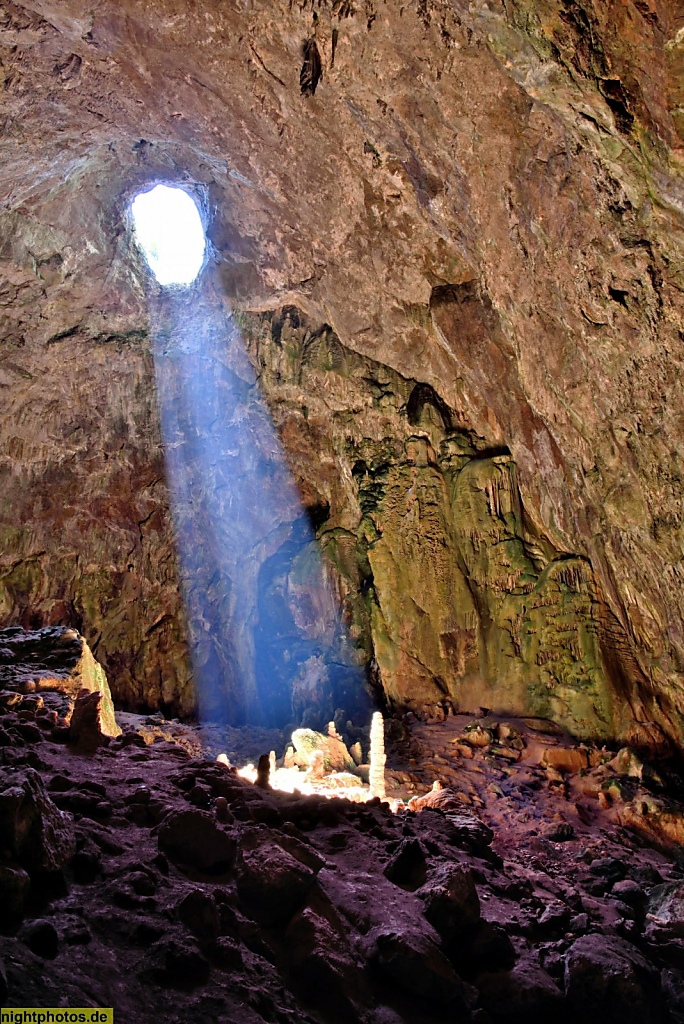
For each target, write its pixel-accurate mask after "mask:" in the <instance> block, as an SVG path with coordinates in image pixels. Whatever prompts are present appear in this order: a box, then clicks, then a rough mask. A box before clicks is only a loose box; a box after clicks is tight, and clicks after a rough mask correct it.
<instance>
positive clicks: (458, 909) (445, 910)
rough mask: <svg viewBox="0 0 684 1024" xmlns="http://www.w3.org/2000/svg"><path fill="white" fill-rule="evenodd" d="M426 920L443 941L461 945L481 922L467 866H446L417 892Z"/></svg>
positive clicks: (470, 873)
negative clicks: (423, 906) (422, 904)
mask: <svg viewBox="0 0 684 1024" xmlns="http://www.w3.org/2000/svg"><path fill="white" fill-rule="evenodd" d="M418 896H419V897H420V898H421V899H422V900H423V902H424V904H425V917H426V918H427V920H428V921H429V922H430V924H431V925H432V927H433V928H434V929H435V931H436V932H438V933H439V935H440V937H441V938H442V939H443V941H444V942H446V943H448V944H449V945H451V944H453V943H458V942H460V941H461V940H462V939H464V938H466V937H467V936H469V935H471V934H472V933H473V932H474V931H475V929H476V928H477V926H478V924H479V922H480V900H479V897H478V895H477V889H476V888H475V882H474V881H473V876H472V872H471V871H470V869H469V868H467V867H462V866H460V865H452V864H446V865H444V866H442V867H441V868H440V870H439V871H438V872H437V873H435V874H434V875H433V876H432V877H431V878H430V881H429V882H428V883H427V884H426V885H425V886H423V888H422V889H421V890H420V891H419V892H418Z"/></svg>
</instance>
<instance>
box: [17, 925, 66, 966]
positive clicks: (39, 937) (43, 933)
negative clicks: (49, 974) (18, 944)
mask: <svg viewBox="0 0 684 1024" xmlns="http://www.w3.org/2000/svg"><path fill="white" fill-rule="evenodd" d="M20 937H21V939H22V940H23V941H24V942H25V943H26V945H27V946H28V948H29V949H30V950H31V952H32V953H35V954H36V956H40V957H43V959H45V960H54V959H55V957H56V956H57V954H58V952H59V935H58V934H57V929H56V928H55V926H54V925H53V924H52V922H51V921H43V920H40V919H39V920H36V921H31V922H30V923H29V924H27V925H25V926H24V928H23V929H22V931H21V935H20Z"/></svg>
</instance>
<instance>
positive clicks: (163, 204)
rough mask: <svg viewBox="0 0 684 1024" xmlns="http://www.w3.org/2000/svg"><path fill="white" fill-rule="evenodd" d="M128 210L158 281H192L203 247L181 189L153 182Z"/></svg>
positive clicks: (196, 212)
mask: <svg viewBox="0 0 684 1024" xmlns="http://www.w3.org/2000/svg"><path fill="white" fill-rule="evenodd" d="M131 212H132V214H133V223H134V224H135V233H136V237H137V239H138V243H139V245H140V247H141V249H142V250H143V252H144V253H145V258H146V260H147V262H148V264H149V267H150V270H151V271H152V273H153V274H154V276H155V277H156V279H157V281H158V282H159V284H161V285H170V284H177V285H188V284H192V282H193V281H194V280H195V278H196V277H197V275H198V274H199V272H200V270H201V269H202V263H203V262H204V250H205V246H206V241H205V237H204V228H203V227H202V221H201V219H200V215H199V210H198V209H197V205H196V203H195V201H194V199H193V198H192V197H191V196H189V195H188V193H187V192H185V191H184V190H183V189H182V188H172V187H171V186H169V185H155V187H154V188H153V189H150V191H149V192H141V193H140V195H138V196H136V197H135V199H134V200H133V203H132V205H131Z"/></svg>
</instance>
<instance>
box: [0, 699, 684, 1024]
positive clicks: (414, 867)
mask: <svg viewBox="0 0 684 1024" xmlns="http://www.w3.org/2000/svg"><path fill="white" fill-rule="evenodd" d="M0 713H1V717H0V758H1V761H2V767H1V768H0V782H1V787H0V838H1V839H2V842H1V844H0V847H1V849H0V858H1V859H0V900H1V901H2V902H1V904H0V906H1V911H0V920H1V921H2V928H1V931H2V935H0V958H1V959H2V963H3V966H2V970H1V971H0V987H1V988H2V990H3V991H2V992H0V995H1V996H2V1000H1V1002H2V1004H3V1005H5V1006H8V1007H25V1006H32V1007H41V1006H42V1007H50V1006H60V1005H61V1006H72V1007H73V1006H113V1007H114V1008H115V1014H116V1016H115V1019H117V1020H119V1021H126V1022H127V1024H128V1022H130V1024H135V1022H137V1021H140V1022H142V1021H149V1020H157V1021H164V1022H168V1024H175V1022H186V1021H196V1022H198V1021H225V1022H234V1024H260V1022H263V1021H269V1022H270V1021H278V1022H283V1024H285V1022H290V1024H294V1022H295V1021H296V1022H298V1024H310V1022H314V1021H315V1022H325V1024H327V1022H331V1024H336V1022H342V1024H344V1022H356V1021H358V1022H363V1024H401V1022H404V1024H428V1022H430V1024H441V1022H445V1024H446V1022H447V1021H448V1022H456V1021H473V1022H475V1021H477V1022H480V1024H484V1022H488V1021H492V1022H495V1021H502V1022H503V1021H509V1022H516V1021H523V1020H524V1021H526V1022H535V1021H539V1022H545V1021H553V1022H554V1024H557V1022H558V1024H560V1022H563V1021H566V1020H567V1021H570V1020H572V1021H579V1020H587V1021H589V1020H601V1021H602V1022H605V1024H610V1022H618V1021H619V1022H621V1024H628V1022H630V1021H638V1022H639V1024H649V1022H661V1021H662V1022H665V1021H673V1022H677V1021H680V1022H683V1021H684V872H683V870H682V869H683V867H684V857H682V856H681V850H682V847H681V845H679V844H680V842H681V840H682V839H684V828H683V827H682V822H684V816H683V813H682V803H681V798H682V793H681V791H680V790H681V783H680V782H679V776H678V774H677V773H676V772H674V771H673V770H671V769H668V768H667V767H666V766H663V765H657V766H654V765H649V764H648V763H646V762H644V761H643V760H642V759H640V758H639V756H638V755H637V754H636V753H635V752H634V751H630V750H628V749H623V750H621V751H617V750H606V749H597V748H595V747H592V746H590V745H586V746H585V745H581V744H577V743H575V742H573V741H572V740H571V739H570V738H569V737H568V736H567V735H565V734H563V733H561V732H560V731H558V730H557V729H555V728H554V727H553V726H551V725H550V723H547V722H544V721H541V720H530V719H526V720H512V719H503V718H501V717H497V716H492V715H487V714H486V713H484V712H483V714H482V715H481V716H480V717H472V716H449V717H447V718H446V719H445V720H444V721H442V722H436V723H432V724H426V723H420V722H418V721H412V722H410V723H406V721H404V722H403V723H398V722H395V723H388V736H389V750H388V754H389V756H388V767H387V773H386V778H387V789H388V796H390V797H392V798H394V799H403V800H405V801H408V799H409V798H410V797H418V799H414V801H413V804H412V806H411V808H410V809H409V808H407V807H401V806H400V808H399V810H398V811H397V812H396V813H393V812H392V810H391V809H390V806H389V805H388V804H387V803H381V802H380V801H379V800H373V801H370V802H368V803H355V802H351V801H348V800H343V799H335V800H329V799H326V798H325V797H323V796H301V795H299V794H287V793H280V792H276V791H268V790H264V789H261V788H259V787H257V786H254V785H252V784H250V783H249V782H246V781H244V780H243V779H242V778H240V777H238V776H237V774H236V772H235V770H234V769H231V768H228V767H226V766H224V765H222V764H219V763H217V762H216V761H215V756H216V744H217V743H219V744H220V740H219V738H218V736H217V733H216V731H214V733H213V734H212V735H209V734H207V737H205V742H204V745H202V738H201V737H199V736H198V734H197V733H194V732H193V730H191V729H189V728H188V727H186V726H182V725H180V724H178V723H172V722H165V721H164V720H163V719H161V718H160V717H159V716H155V717H151V718H141V717H137V716H132V715H123V716H120V720H121V722H122V724H123V727H124V732H123V734H122V735H121V736H120V737H119V738H117V739H115V740H111V741H109V742H108V743H104V745H102V746H97V745H94V748H93V749H91V750H90V752H88V751H87V750H86V749H85V748H84V746H83V744H82V743H81V744H80V745H78V744H77V745H75V746H74V744H73V743H71V742H69V741H70V733H69V729H68V728H67V727H66V725H65V723H64V721H63V720H62V719H60V705H59V697H58V695H55V694H45V695H43V696H38V695H35V694H34V695H30V694H29V695H28V696H23V697H22V696H20V695H19V694H16V693H8V692H5V693H3V694H0ZM222 739H223V740H224V741H226V743H227V745H228V746H231V744H232V746H231V749H230V750H229V751H228V752H229V753H230V754H231V756H232V758H233V759H234V760H236V763H240V762H239V760H237V759H238V758H239V757H242V756H244V757H245V759H247V757H248V756H249V757H251V758H252V759H253V758H254V757H256V756H258V754H259V753H263V752H264V750H268V749H269V744H270V743H272V742H273V741H274V737H273V735H270V734H267V733H258V732H251V733H249V732H246V731H245V732H239V731H236V730H233V731H231V733H230V736H229V737H225V736H224V737H222ZM103 742H104V741H103ZM86 746H87V744H86ZM240 747H241V749H239V748H240ZM281 752H282V750H281V751H279V753H281ZM435 782H438V783H441V784H442V785H443V786H444V787H445V788H443V789H436V790H435V789H433V788H432V787H433V784H434V783H435Z"/></svg>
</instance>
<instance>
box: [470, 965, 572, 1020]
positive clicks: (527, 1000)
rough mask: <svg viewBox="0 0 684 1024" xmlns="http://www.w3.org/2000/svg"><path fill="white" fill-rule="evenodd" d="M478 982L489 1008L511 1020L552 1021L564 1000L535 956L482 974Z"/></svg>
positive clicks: (493, 1014)
mask: <svg viewBox="0 0 684 1024" xmlns="http://www.w3.org/2000/svg"><path fill="white" fill-rule="evenodd" d="M475 984H476V986H477V988H478V989H479V991H480V999H481V1003H482V1006H483V1007H484V1008H485V1010H487V1011H488V1013H490V1014H491V1015H492V1016H493V1017H494V1018H495V1019H496V1020H501V1021H507V1022H510V1024H514V1022H520V1024H528V1022H531V1021H542V1020H545V1021H546V1020H548V1021H550V1020H552V1019H553V1015H554V1012H557V1011H558V1008H559V1006H560V1005H561V1004H562V1003H563V1002H564V996H563V993H562V992H561V990H560V989H559V988H558V986H557V985H556V983H555V982H554V980H553V978H552V977H551V976H550V975H549V974H547V972H546V971H545V970H544V969H543V968H542V967H540V966H539V964H538V963H535V961H534V960H533V959H532V958H531V957H530V958H529V959H521V960H519V961H518V963H517V964H515V966H514V967H513V968H512V969H511V970H510V971H494V972H487V973H484V974H480V975H479V976H478V978H477V980H476V982H475ZM587 1019H589V1018H587Z"/></svg>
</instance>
